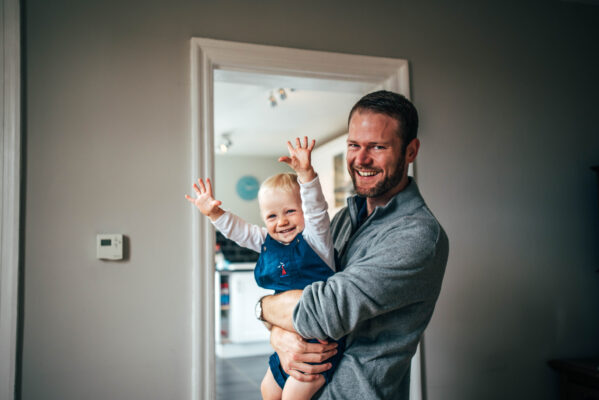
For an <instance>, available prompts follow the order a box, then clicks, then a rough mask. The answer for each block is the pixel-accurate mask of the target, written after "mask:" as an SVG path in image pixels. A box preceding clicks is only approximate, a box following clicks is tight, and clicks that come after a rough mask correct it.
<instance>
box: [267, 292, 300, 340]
mask: <svg viewBox="0 0 599 400" xmlns="http://www.w3.org/2000/svg"><path fill="white" fill-rule="evenodd" d="M301 297H302V291H301V290H288V291H286V292H283V293H279V294H275V295H270V296H265V297H263V298H262V300H261V302H262V319H264V320H265V321H266V322H268V323H270V324H272V325H276V326H279V327H281V328H283V329H285V330H288V331H292V332H295V328H294V327H293V319H292V316H293V309H294V308H295V306H296V305H297V303H298V301H299V299H300V298H301Z"/></svg>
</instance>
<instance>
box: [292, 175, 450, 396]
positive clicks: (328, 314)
mask: <svg viewBox="0 0 599 400" xmlns="http://www.w3.org/2000/svg"><path fill="white" fill-rule="evenodd" d="M363 201H364V199H363V198H358V197H357V196H356V197H352V198H349V199H348V207H346V208H344V209H343V210H341V211H340V212H339V213H338V214H337V215H336V216H335V218H334V219H333V222H332V226H331V229H332V234H333V240H334V245H335V250H336V251H337V252H338V254H339V265H338V266H337V267H338V268H337V270H338V271H340V272H337V273H336V274H335V275H333V276H332V277H330V278H329V279H328V280H327V281H326V282H315V283H313V284H312V285H309V286H307V287H306V288H305V289H304V292H303V295H302V297H301V300H300V302H299V303H298V305H297V306H296V307H295V309H294V312H293V324H294V327H295V329H296V330H297V332H298V333H299V334H300V335H302V336H303V337H306V338H319V339H326V338H333V339H340V338H341V337H343V336H345V335H347V348H346V350H345V354H344V355H343V358H342V360H341V363H340V364H339V367H338V368H337V371H336V372H335V374H334V376H333V380H332V381H331V383H329V384H328V385H325V386H324V388H323V389H322V390H321V392H320V393H319V394H318V395H317V396H316V397H315V398H318V399H326V400H339V399H361V400H362V399H406V400H407V399H408V397H409V383H410V360H411V358H412V356H413V354H414V352H415V351H416V347H417V345H418V341H419V339H420V336H421V335H422V332H423V331H424V328H426V326H427V324H428V322H429V321H430V319H431V316H432V313H433V309H434V308H435V302H436V301H437V297H438V296H439V292H440V290H441V282H442V280H443V274H444V271H445V265H446V264H447V256H448V249H449V243H448V239H447V235H446V234H445V232H444V231H443V228H442V227H441V225H440V224H439V222H437V220H436V219H435V217H434V216H433V214H432V213H431V212H430V210H429V209H428V207H427V206H426V204H425V203H424V200H423V199H422V196H421V195H420V192H419V190H418V187H417V185H416V183H415V182H414V181H413V180H412V179H410V183H409V184H408V186H407V187H406V188H405V189H404V190H402V191H401V192H400V193H398V194H397V195H395V196H394V197H393V198H392V199H391V200H390V201H389V202H388V203H387V204H386V205H385V206H384V207H376V208H375V210H374V211H373V213H372V214H371V215H370V216H369V217H368V218H367V219H366V221H364V223H363V224H362V225H359V227H358V207H359V203H360V202H363Z"/></svg>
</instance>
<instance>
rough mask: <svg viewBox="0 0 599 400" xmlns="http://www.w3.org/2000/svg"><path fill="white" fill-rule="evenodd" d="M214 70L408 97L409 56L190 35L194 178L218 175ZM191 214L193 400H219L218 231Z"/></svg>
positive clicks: (193, 213)
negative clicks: (361, 86)
mask: <svg viewBox="0 0 599 400" xmlns="http://www.w3.org/2000/svg"><path fill="white" fill-rule="evenodd" d="M215 69H225V70H230V71H243V72H255V73H262V74H276V75H291V76H296V77H308V78H321V79H334V80H346V81H358V82H372V85H373V87H374V86H378V87H380V88H381V89H386V90H391V91H394V92H398V93H401V94H403V95H405V96H406V97H408V98H409V96H410V79H409V67H408V62H407V61H406V60H401V59H392V58H382V57H370V56H359V55H350V54H340V53H329V52H322V51H310V50H298V49H289V48H283V47H274V46H264V45H256V44H246V43H237V42H228V41H221V40H213V39H204V38H192V39H191V110H190V111H191V152H192V154H191V176H190V179H191V180H195V179H197V178H199V177H211V178H213V177H214V143H213V136H214V112H213V111H214V88H213V82H214V70H215ZM348 112H349V110H348ZM191 215H192V217H191V220H192V262H193V265H192V268H191V278H192V279H191V282H192V295H191V298H192V305H191V312H192V314H191V326H192V344H191V348H192V352H193V354H192V368H191V374H192V376H191V385H192V387H191V394H192V396H191V398H192V399H193V400H199V399H200V398H203V399H215V398H216V396H215V383H214V382H215V373H214V370H215V368H214V366H215V361H214V230H213V228H212V225H211V224H209V223H206V219H205V218H201V216H200V213H198V212H197V210H195V209H193V211H192V214H191ZM413 369H414V368H413ZM418 372H419V371H418ZM417 379H418V382H420V380H419V373H418V377H417Z"/></svg>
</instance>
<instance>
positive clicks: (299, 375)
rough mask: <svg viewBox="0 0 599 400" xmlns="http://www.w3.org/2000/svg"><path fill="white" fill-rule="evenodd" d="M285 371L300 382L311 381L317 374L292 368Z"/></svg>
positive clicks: (316, 377)
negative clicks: (305, 372)
mask: <svg viewBox="0 0 599 400" xmlns="http://www.w3.org/2000/svg"><path fill="white" fill-rule="evenodd" d="M287 373H288V374H289V376H292V377H294V378H295V379H297V380H298V381H300V382H312V381H315V380H316V379H318V375H310V374H302V373H301V372H300V371H296V370H294V369H292V370H289V371H287Z"/></svg>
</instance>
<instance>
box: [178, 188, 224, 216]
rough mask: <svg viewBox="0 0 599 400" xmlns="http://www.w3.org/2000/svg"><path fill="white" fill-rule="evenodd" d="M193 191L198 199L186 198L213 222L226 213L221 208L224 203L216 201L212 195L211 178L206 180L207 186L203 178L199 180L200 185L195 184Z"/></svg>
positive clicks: (187, 196)
mask: <svg viewBox="0 0 599 400" xmlns="http://www.w3.org/2000/svg"><path fill="white" fill-rule="evenodd" d="M193 190H195V192H196V194H197V195H198V197H191V196H190V195H188V194H186V195H185V198H186V199H187V200H189V202H190V203H193V204H195V206H196V207H197V208H198V210H200V212H201V213H202V214H204V215H205V216H207V217H208V218H210V219H211V220H212V221H213V222H214V221H216V220H217V219H218V218H219V217H220V216H221V215H223V214H224V213H225V211H224V210H223V209H222V208H220V205H221V204H222V201H219V200H216V199H215V198H214V195H213V194H212V183H210V178H206V185H204V181H202V179H201V178H200V179H198V183H194V184H193Z"/></svg>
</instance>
